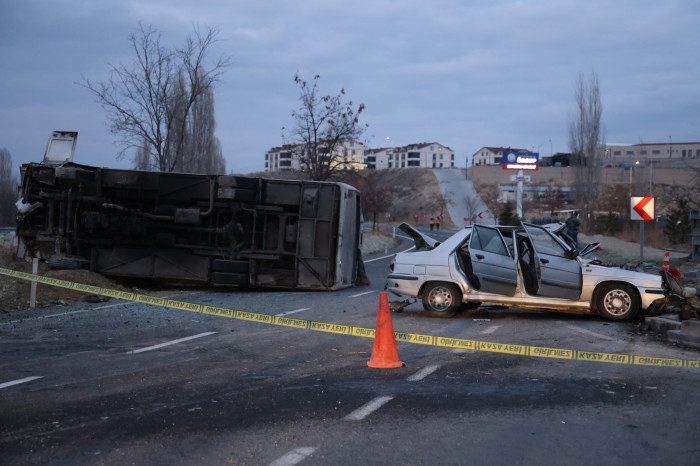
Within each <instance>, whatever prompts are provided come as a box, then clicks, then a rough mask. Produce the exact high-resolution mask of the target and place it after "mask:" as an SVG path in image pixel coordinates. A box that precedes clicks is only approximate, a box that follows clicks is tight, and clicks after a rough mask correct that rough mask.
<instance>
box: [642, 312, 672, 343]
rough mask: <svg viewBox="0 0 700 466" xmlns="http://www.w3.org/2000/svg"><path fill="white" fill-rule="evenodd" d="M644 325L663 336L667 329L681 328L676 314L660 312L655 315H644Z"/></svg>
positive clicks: (664, 336)
mask: <svg viewBox="0 0 700 466" xmlns="http://www.w3.org/2000/svg"><path fill="white" fill-rule="evenodd" d="M644 325H645V326H646V327H647V328H648V329H649V330H651V331H653V332H655V333H657V334H659V335H660V336H662V337H663V338H666V335H667V333H668V331H669V330H680V329H681V321H680V316H679V315H678V314H662V315H660V316H656V317H645V318H644Z"/></svg>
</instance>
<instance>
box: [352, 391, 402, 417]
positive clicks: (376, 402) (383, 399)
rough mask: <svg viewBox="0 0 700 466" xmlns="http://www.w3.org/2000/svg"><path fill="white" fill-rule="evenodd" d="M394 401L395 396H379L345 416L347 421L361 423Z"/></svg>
mask: <svg viewBox="0 0 700 466" xmlns="http://www.w3.org/2000/svg"><path fill="white" fill-rule="evenodd" d="M393 399H394V397H393V396H378V397H377V398H375V399H373V400H372V401H370V402H369V403H367V404H366V405H364V406H362V407H360V408H357V409H356V410H355V411H353V412H351V413H350V414H348V415H347V416H345V420H347V421H361V420H363V419H364V418H366V417H367V416H369V415H370V414H372V413H373V412H374V411H376V410H378V409H379V408H381V407H382V406H384V405H385V404H386V403H388V402H390V401H391V400H393Z"/></svg>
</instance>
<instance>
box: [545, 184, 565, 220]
mask: <svg viewBox="0 0 700 466" xmlns="http://www.w3.org/2000/svg"><path fill="white" fill-rule="evenodd" d="M542 202H543V203H544V205H545V207H546V209H547V211H548V212H549V216H550V217H553V216H554V212H555V211H557V210H560V209H561V206H562V205H564V191H563V189H562V186H561V185H560V184H558V183H556V182H555V181H554V180H553V179H550V180H549V181H548V183H547V185H546V186H545V188H544V191H543V193H542Z"/></svg>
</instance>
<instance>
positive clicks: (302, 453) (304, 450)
mask: <svg viewBox="0 0 700 466" xmlns="http://www.w3.org/2000/svg"><path fill="white" fill-rule="evenodd" d="M315 451H316V448H313V447H299V448H295V449H294V450H292V451H290V452H289V453H287V454H286V455H284V456H280V457H279V458H277V459H276V460H275V461H273V462H272V463H270V466H293V465H295V464H297V463H299V462H300V461H303V460H304V459H305V458H306V457H308V456H311V454H312V453H313V452H315Z"/></svg>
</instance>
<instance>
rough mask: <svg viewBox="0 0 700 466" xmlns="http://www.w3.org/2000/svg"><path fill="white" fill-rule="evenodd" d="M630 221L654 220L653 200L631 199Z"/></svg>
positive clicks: (649, 198)
mask: <svg viewBox="0 0 700 466" xmlns="http://www.w3.org/2000/svg"><path fill="white" fill-rule="evenodd" d="M631 207H632V209H631V210H630V220H654V198H653V197H633V198H632V203H631Z"/></svg>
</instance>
